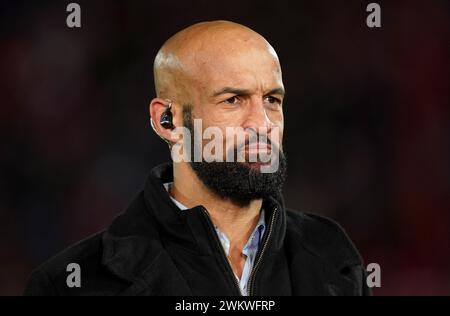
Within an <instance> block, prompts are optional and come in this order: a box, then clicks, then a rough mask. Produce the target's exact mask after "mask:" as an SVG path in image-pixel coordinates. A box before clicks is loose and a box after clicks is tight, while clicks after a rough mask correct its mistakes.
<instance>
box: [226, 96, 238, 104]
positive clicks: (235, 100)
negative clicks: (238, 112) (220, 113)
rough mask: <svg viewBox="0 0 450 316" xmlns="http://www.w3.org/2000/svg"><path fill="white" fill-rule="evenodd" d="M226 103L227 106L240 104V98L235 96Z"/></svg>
mask: <svg viewBox="0 0 450 316" xmlns="http://www.w3.org/2000/svg"><path fill="white" fill-rule="evenodd" d="M224 102H225V103H226V104H236V103H238V102H239V98H238V97H237V96H236V95H235V96H234V97H231V98H228V99H226V100H225V101H224Z"/></svg>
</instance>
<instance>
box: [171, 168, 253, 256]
mask: <svg viewBox="0 0 450 316" xmlns="http://www.w3.org/2000/svg"><path fill="white" fill-rule="evenodd" d="M171 195H172V196H173V198H175V199H176V200H177V201H179V202H180V203H182V204H183V205H185V206H186V207H188V208H192V207H195V206H197V205H203V206H204V207H205V208H206V209H207V210H208V213H209V215H210V217H211V220H212V222H213V223H214V225H216V226H218V227H219V229H220V230H221V231H222V232H223V233H225V234H226V235H227V237H228V239H229V240H230V243H231V244H233V245H235V246H236V247H239V248H241V247H242V248H243V247H244V245H245V243H246V242H247V240H248V238H249V237H250V234H251V233H252V231H253V230H254V228H255V226H256V224H257V223H258V220H259V216H260V210H261V206H262V199H258V200H253V201H251V202H250V203H249V204H248V205H245V206H242V205H240V204H239V203H235V202H233V201H232V200H230V199H223V198H221V197H219V196H218V195H217V194H215V193H214V192H211V190H209V189H208V188H207V187H205V185H204V184H203V183H202V182H201V180H200V179H199V178H198V177H197V175H196V174H195V172H194V171H193V170H192V168H191V167H190V166H189V165H188V163H186V162H179V163H174V164H173V186H172V191H171Z"/></svg>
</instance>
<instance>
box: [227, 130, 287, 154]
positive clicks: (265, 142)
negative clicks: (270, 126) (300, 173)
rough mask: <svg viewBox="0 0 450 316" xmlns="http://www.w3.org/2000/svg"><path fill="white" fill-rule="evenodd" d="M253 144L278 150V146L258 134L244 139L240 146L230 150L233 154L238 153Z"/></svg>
mask: <svg viewBox="0 0 450 316" xmlns="http://www.w3.org/2000/svg"><path fill="white" fill-rule="evenodd" d="M254 144H263V145H267V146H268V147H269V148H270V149H271V150H275V151H278V150H280V148H279V146H278V145H277V144H276V143H274V142H272V140H271V139H270V138H269V137H267V136H260V134H258V135H257V136H255V137H251V138H248V139H245V141H244V142H242V143H241V144H237V145H235V146H234V148H231V150H234V151H235V152H239V151H241V150H243V149H244V148H245V147H246V146H250V145H254Z"/></svg>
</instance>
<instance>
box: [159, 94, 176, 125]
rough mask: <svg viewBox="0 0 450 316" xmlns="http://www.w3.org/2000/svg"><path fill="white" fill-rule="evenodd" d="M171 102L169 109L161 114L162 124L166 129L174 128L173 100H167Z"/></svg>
mask: <svg viewBox="0 0 450 316" xmlns="http://www.w3.org/2000/svg"><path fill="white" fill-rule="evenodd" d="M167 101H168V102H169V105H168V106H167V109H166V110H165V111H164V113H163V114H162V115H161V119H160V121H159V122H160V124H161V126H162V127H164V128H166V129H173V128H174V126H173V122H172V119H173V117H172V112H171V111H170V110H171V109H172V101H170V100H167Z"/></svg>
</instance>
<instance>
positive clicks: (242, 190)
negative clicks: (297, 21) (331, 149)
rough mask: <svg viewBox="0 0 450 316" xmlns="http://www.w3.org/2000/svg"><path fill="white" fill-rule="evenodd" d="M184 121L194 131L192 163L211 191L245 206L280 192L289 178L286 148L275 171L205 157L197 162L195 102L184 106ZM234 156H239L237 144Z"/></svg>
mask: <svg viewBox="0 0 450 316" xmlns="http://www.w3.org/2000/svg"><path fill="white" fill-rule="evenodd" d="M183 124H184V126H185V127H186V128H187V129H188V130H189V131H190V133H191V144H190V148H191V157H190V158H191V159H190V165H191V167H192V169H193V170H194V172H195V174H196V175H197V177H198V178H199V179H200V181H202V182H203V184H204V185H205V186H206V187H207V188H208V189H209V190H211V191H212V192H214V193H215V194H217V195H218V196H219V197H221V198H223V199H230V200H232V201H233V202H235V203H237V204H239V205H242V206H246V205H248V204H249V203H250V202H251V201H252V200H256V199H263V198H265V197H268V196H275V195H277V194H280V192H281V188H282V186H283V184H284V181H285V178H286V157H285V155H284V153H283V151H282V150H279V155H278V157H279V162H278V169H277V170H276V171H275V172H273V173H262V172H261V171H260V168H259V167H252V166H251V164H252V163H248V162H237V161H236V162H217V161H213V162H205V161H203V157H202V161H201V162H195V161H194V118H193V117H192V106H191V105H185V106H183ZM185 145H187V144H185ZM272 146H274V144H272ZM233 157H237V148H236V146H235V148H234V156H233Z"/></svg>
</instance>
